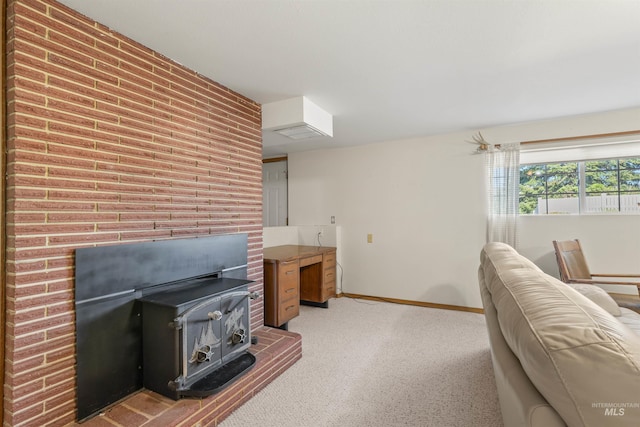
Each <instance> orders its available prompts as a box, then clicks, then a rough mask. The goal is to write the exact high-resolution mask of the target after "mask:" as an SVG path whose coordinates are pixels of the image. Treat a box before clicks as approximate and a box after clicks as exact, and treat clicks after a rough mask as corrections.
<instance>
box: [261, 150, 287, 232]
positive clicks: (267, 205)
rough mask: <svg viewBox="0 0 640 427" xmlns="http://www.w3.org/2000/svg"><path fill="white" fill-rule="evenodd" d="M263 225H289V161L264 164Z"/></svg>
mask: <svg viewBox="0 0 640 427" xmlns="http://www.w3.org/2000/svg"><path fill="white" fill-rule="evenodd" d="M262 225H263V226H265V227H274V226H282V225H287V161H286V160H282V161H279V162H269V163H263V164H262Z"/></svg>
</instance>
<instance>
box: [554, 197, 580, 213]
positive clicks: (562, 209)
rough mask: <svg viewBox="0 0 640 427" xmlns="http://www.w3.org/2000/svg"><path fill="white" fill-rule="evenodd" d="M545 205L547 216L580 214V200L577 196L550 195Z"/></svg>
mask: <svg viewBox="0 0 640 427" xmlns="http://www.w3.org/2000/svg"><path fill="white" fill-rule="evenodd" d="M547 203H548V208H547V209H548V213H549V214H554V215H558V214H577V213H580V199H578V195H577V194H550V195H549V199H548V200H547Z"/></svg>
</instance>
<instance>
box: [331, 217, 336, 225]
mask: <svg viewBox="0 0 640 427" xmlns="http://www.w3.org/2000/svg"><path fill="white" fill-rule="evenodd" d="M335 223H336V217H335V216H334V215H331V224H335Z"/></svg>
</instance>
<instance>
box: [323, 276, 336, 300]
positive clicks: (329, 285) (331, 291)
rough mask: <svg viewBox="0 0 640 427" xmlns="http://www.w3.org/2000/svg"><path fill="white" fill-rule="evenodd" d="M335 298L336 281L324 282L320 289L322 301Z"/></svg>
mask: <svg viewBox="0 0 640 427" xmlns="http://www.w3.org/2000/svg"><path fill="white" fill-rule="evenodd" d="M335 296H336V281H335V280H334V281H332V282H325V284H324V287H323V288H322V299H323V301H326V300H328V299H329V298H333V297H335Z"/></svg>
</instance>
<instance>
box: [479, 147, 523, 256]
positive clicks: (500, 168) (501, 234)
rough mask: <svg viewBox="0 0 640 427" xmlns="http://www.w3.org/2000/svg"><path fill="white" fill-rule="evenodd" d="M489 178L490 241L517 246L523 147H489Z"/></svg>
mask: <svg viewBox="0 0 640 427" xmlns="http://www.w3.org/2000/svg"><path fill="white" fill-rule="evenodd" d="M485 155H486V165H487V178H488V185H487V188H488V195H489V200H488V206H489V212H488V223H487V242H504V243H507V244H509V245H510V246H512V247H513V248H517V245H518V200H519V193H520V144H519V143H515V144H502V145H501V146H500V148H495V147H492V146H490V147H489V149H488V150H487V151H486V154H485Z"/></svg>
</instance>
